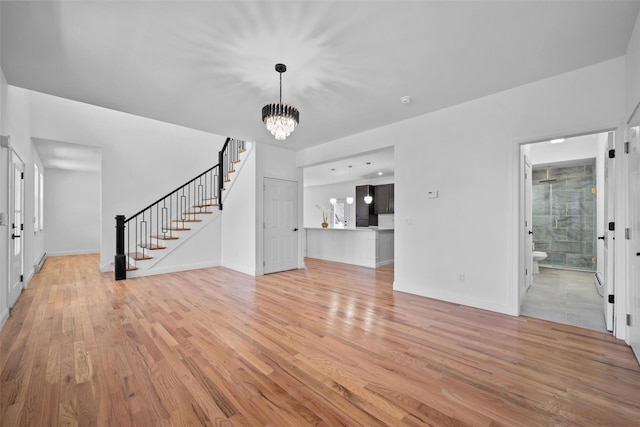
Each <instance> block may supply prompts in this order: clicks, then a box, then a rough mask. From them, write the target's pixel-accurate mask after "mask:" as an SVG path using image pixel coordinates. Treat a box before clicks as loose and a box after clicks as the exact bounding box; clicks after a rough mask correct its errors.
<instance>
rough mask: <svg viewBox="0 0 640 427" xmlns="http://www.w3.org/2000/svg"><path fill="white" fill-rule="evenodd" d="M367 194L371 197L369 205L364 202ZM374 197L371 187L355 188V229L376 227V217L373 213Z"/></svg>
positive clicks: (372, 187) (359, 186)
mask: <svg viewBox="0 0 640 427" xmlns="http://www.w3.org/2000/svg"><path fill="white" fill-rule="evenodd" d="M367 193H368V194H369V195H371V196H373V202H372V203H371V204H370V205H368V204H366V203H365V202H364V196H366V195H367ZM376 197H377V196H376V194H375V187H374V186H373V185H358V186H356V227H369V226H372V225H374V226H377V225H378V215H377V214H376V212H375V203H376Z"/></svg>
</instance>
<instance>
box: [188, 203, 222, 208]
mask: <svg viewBox="0 0 640 427" xmlns="http://www.w3.org/2000/svg"><path fill="white" fill-rule="evenodd" d="M211 206H220V205H219V204H218V203H207V204H204V205H193V207H194V208H208V207H211Z"/></svg>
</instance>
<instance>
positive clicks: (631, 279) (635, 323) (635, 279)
mask: <svg viewBox="0 0 640 427" xmlns="http://www.w3.org/2000/svg"><path fill="white" fill-rule="evenodd" d="M639 107H640V103H639V104H638V105H637V106H636V108H635V110H634V111H633V113H632V114H631V117H630V118H629V120H628V121H627V124H626V125H627V126H626V135H625V136H626V138H625V141H629V142H628V144H629V145H628V155H629V162H628V165H627V166H628V170H627V177H628V182H629V187H628V190H629V191H628V193H627V194H628V202H629V221H628V223H627V224H628V226H629V229H630V236H629V239H628V240H625V241H626V242H628V249H629V251H628V253H627V259H628V262H629V265H628V282H627V304H626V307H625V308H626V310H625V313H626V314H627V315H628V316H630V321H627V322H625V324H626V331H625V332H626V337H625V339H626V342H627V344H629V345H630V346H631V348H632V350H633V352H634V354H635V356H636V359H637V360H638V362H639V363H640V323H639V321H640V184H636V185H635V186H634V185H632V182H634V181H636V182H637V179H636V180H634V179H633V178H634V176H633V175H634V173H635V175H640V172H639V171H638V168H640V165H638V164H634V163H632V162H631V160H633V159H632V155H633V156H634V157H635V158H636V160H637V157H638V156H640V154H639V153H640V111H639ZM633 128H636V130H635V133H634V135H635V138H634V139H632V138H631V137H632V136H633V135H632V129H633ZM625 151H627V150H625ZM638 161H639V162H640V160H638ZM625 317H626V316H625Z"/></svg>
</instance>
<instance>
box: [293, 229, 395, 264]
mask: <svg viewBox="0 0 640 427" xmlns="http://www.w3.org/2000/svg"><path fill="white" fill-rule="evenodd" d="M305 231H306V235H307V250H306V256H307V257H309V258H318V259H324V260H327V261H336V262H343V263H346V264H353V265H361V266H363V267H372V268H376V267H380V266H381V265H385V264H390V263H392V262H393V234H394V231H393V228H386V227H385V228H383V227H380V228H378V227H364V228H354V227H345V228H321V227H307V228H305Z"/></svg>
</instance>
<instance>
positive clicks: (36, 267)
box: [33, 252, 47, 273]
mask: <svg viewBox="0 0 640 427" xmlns="http://www.w3.org/2000/svg"><path fill="white" fill-rule="evenodd" d="M46 260H47V253H46V252H45V253H43V254H42V256H41V257H40V259H39V260H38V261H36V262H35V263H34V264H33V269H34V271H35V272H36V273H40V270H42V266H43V265H44V262H45V261H46Z"/></svg>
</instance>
